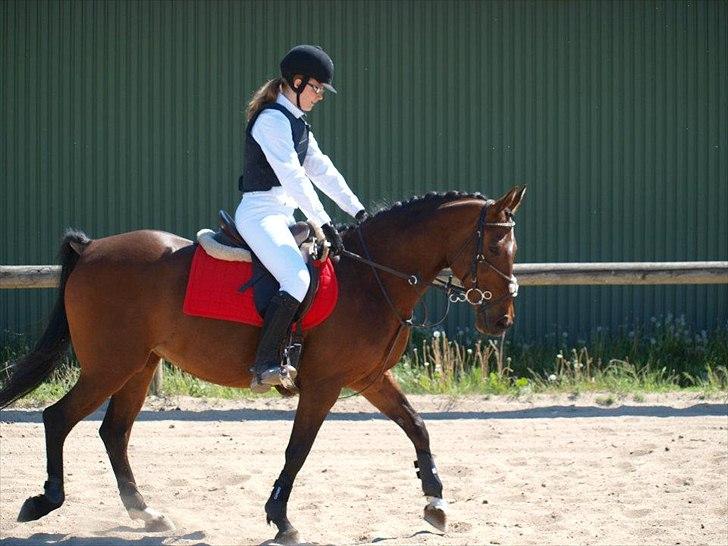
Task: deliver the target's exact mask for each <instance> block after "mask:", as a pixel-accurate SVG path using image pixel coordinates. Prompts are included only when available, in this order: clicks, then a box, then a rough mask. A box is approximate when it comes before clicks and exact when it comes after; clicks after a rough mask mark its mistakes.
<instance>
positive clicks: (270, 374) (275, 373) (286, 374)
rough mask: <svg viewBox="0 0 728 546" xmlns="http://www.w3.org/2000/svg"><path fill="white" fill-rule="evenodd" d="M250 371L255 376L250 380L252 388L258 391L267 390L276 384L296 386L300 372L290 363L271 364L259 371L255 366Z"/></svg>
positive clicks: (288, 387)
mask: <svg viewBox="0 0 728 546" xmlns="http://www.w3.org/2000/svg"><path fill="white" fill-rule="evenodd" d="M250 373H251V374H252V376H253V378H252V380H251V382H250V390H252V391H253V392H257V393H263V392H267V391H268V390H269V389H270V388H271V387H272V386H275V385H280V386H282V387H284V388H286V389H292V388H294V387H295V383H294V380H295V379H296V375H297V374H298V372H297V371H296V368H294V367H293V366H290V365H288V364H286V365H284V366H277V365H276V366H271V367H270V368H268V369H267V370H264V371H262V372H257V371H256V369H255V366H253V367H252V368H250Z"/></svg>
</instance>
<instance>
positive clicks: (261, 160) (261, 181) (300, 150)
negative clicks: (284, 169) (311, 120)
mask: <svg viewBox="0 0 728 546" xmlns="http://www.w3.org/2000/svg"><path fill="white" fill-rule="evenodd" d="M268 109H273V110H278V111H279V112H282V113H283V114H284V115H285V116H286V117H287V118H288V121H289V122H290V123H291V133H292V135H293V146H294V148H295V149H296V154H298V161H300V162H301V165H303V160H304V159H306V152H308V133H309V131H310V130H311V126H310V125H309V124H308V123H306V121H305V120H304V119H303V117H301V118H297V117H296V116H294V115H293V114H292V113H291V112H290V111H289V110H288V108H286V107H285V106H282V105H280V104H278V103H277V102H274V103H270V104H266V105H265V106H264V107H263V108H261V109H260V110H259V111H258V112H257V113H256V114H255V115H254V116H253V117H252V119H251V120H250V121H249V122H248V126H247V128H246V129H245V156H244V160H243V174H242V176H240V178H239V179H238V189H240V191H242V192H250V191H268V190H269V189H271V188H273V187H274V186H280V185H281V183H280V182H279V181H278V177H277V176H276V174H275V172H273V168H272V167H271V166H270V164H269V163H268V160H267V159H266V157H265V154H264V153H263V150H262V149H261V148H260V145H259V144H258V143H257V142H256V141H255V139H254V138H253V135H252V134H251V131H252V130H253V125H255V122H256V120H257V119H258V116H259V115H260V114H262V113H263V112H264V111H265V110H268Z"/></svg>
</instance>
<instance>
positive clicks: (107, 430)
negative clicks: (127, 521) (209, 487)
mask: <svg viewBox="0 0 728 546" xmlns="http://www.w3.org/2000/svg"><path fill="white" fill-rule="evenodd" d="M158 363H159V357H158V356H156V355H151V357H150V358H149V360H148V361H147V365H146V367H145V368H144V369H143V370H142V371H140V372H138V373H137V374H136V375H133V376H132V377H131V378H130V379H129V381H127V383H126V384H125V385H124V386H123V387H122V388H121V389H120V390H119V391H118V392H116V393H115V394H114V395H113V396H112V397H111V402H109V407H108V409H107V410H106V416H105V417H104V421H103V423H102V424H101V428H100V429H99V434H100V436H101V439H102V440H103V441H104V445H105V446H106V452H107V453H108V454H109V460H110V461H111V466H112V468H113V469H114V475H115V476H116V483H117V484H118V486H119V494H120V495H121V502H123V503H124V507H125V508H126V510H127V512H129V516H130V517H131V518H132V519H141V520H144V522H145V526H146V530H147V531H167V530H170V529H173V528H174V525H173V524H172V522H171V521H169V520H168V519H167V518H166V517H165V516H164V514H161V513H159V512H157V511H156V510H154V509H152V508H149V507H148V506H147V504H146V503H145V502H144V498H143V497H142V496H141V494H140V493H139V490H138V489H137V486H136V482H135V481H134V474H133V473H132V470H131V466H130V465H129V458H128V457H127V447H128V445H129V436H130V434H131V427H132V425H133V424H134V420H135V419H136V417H137V415H139V411H140V410H141V408H142V405H143V404H144V399H145V397H146V394H147V388H148V387H149V383H150V382H151V380H152V376H153V375H154V370H155V369H156V367H157V364H158Z"/></svg>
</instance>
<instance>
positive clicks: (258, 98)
mask: <svg viewBox="0 0 728 546" xmlns="http://www.w3.org/2000/svg"><path fill="white" fill-rule="evenodd" d="M280 68H281V77H279V78H276V79H274V80H271V81H269V82H267V83H266V84H265V85H263V86H262V87H261V88H260V89H258V90H257V91H256V92H255V93H254V94H253V96H252V98H251V100H250V103H249V104H248V112H247V117H248V125H247V128H246V130H245V158H244V166H243V174H242V176H241V177H240V180H239V182H238V186H239V188H240V191H242V192H243V197H242V199H241V201H240V204H239V205H238V208H237V210H236V211H235V225H236V226H237V228H238V231H239V232H240V234H241V235H242V236H243V238H244V239H245V241H246V242H247V243H248V245H249V246H250V248H251V249H252V251H253V252H254V253H255V254H256V256H257V257H258V258H259V259H260V261H261V262H262V263H263V265H264V266H265V267H266V268H267V269H268V271H270V272H271V274H272V275H273V276H274V277H275V278H276V280H278V283H279V284H280V292H278V294H276V295H275V296H273V298H272V299H271V301H270V304H269V305H268V308H267V310H266V312H265V316H264V317H263V330H262V333H261V337H260V341H259V343H258V350H257V353H256V356H255V363H254V365H253V367H252V368H250V371H251V374H252V376H253V379H252V382H251V385H250V388H251V389H252V390H253V391H255V392H265V391H267V390H268V389H269V388H270V386H271V385H279V384H281V382H282V379H283V378H284V376H285V375H286V374H289V375H290V377H291V379H293V378H294V377H295V373H296V371H295V370H294V369H293V368H291V367H290V366H287V369H284V368H282V367H281V365H280V347H281V345H282V343H283V341H284V337H285V335H286V334H287V333H288V331H289V329H290V326H291V322H292V320H293V317H294V315H295V313H296V310H297V309H298V306H299V305H300V304H301V302H302V301H303V299H304V297H305V296H306V292H307V291H308V287H309V284H310V282H311V279H310V277H309V273H308V270H307V269H306V265H305V263H304V261H303V257H302V256H301V253H300V252H299V250H298V248H297V245H296V243H295V241H294V239H293V236H292V235H291V232H290V230H289V226H290V225H292V224H293V223H294V218H293V212H294V210H295V209H296V208H300V209H301V210H302V211H303V213H304V214H305V215H306V217H307V218H308V220H310V221H312V222H313V223H315V224H317V225H319V226H321V229H322V231H323V233H324V235H325V236H326V239H327V240H328V241H329V243H330V245H331V253H332V254H333V255H337V254H339V253H341V251H342V250H343V248H344V246H343V243H342V241H341V236H340V235H339V233H338V232H337V230H336V228H335V227H334V226H333V224H332V223H331V218H330V217H329V215H328V214H326V211H325V210H324V208H323V206H322V204H321V201H320V200H319V198H318V195H317V194H316V191H315V190H314V188H313V185H312V184H311V182H312V181H313V183H314V184H316V186H318V187H319V188H320V189H321V190H322V191H323V192H324V193H325V194H326V195H328V196H329V197H330V198H331V199H332V200H333V201H334V202H335V203H336V204H337V205H339V207H341V209H342V210H344V211H345V212H347V213H348V214H350V215H351V216H353V217H355V218H356V219H357V220H358V221H361V220H362V219H363V218H364V217H366V211H365V209H364V206H363V205H362V204H361V202H360V201H359V199H358V198H357V197H356V195H354V193H353V192H352V191H351V190H350V189H349V186H348V185H347V183H346V181H345V180H344V177H343V176H341V174H340V173H339V171H338V170H337V169H336V167H334V165H333V163H332V162H331V160H330V159H329V158H328V156H326V155H324V154H323V153H322V152H321V150H320V149H319V146H318V143H317V142H316V139H315V138H314V136H313V133H312V132H311V127H310V126H309V124H308V123H307V122H306V118H305V113H306V112H310V111H311V110H312V109H313V107H314V106H315V105H316V103H318V102H319V101H322V100H323V99H324V93H325V92H326V90H328V91H330V92H332V93H336V90H335V89H334V87H333V86H332V85H331V82H332V80H333V76H334V63H333V62H332V60H331V58H330V57H329V56H328V55H327V54H326V52H324V50H323V49H321V48H320V47H318V46H312V45H298V46H296V47H294V48H293V49H291V50H290V51H289V52H288V53H287V54H286V56H285V57H283V60H282V61H281V65H280Z"/></svg>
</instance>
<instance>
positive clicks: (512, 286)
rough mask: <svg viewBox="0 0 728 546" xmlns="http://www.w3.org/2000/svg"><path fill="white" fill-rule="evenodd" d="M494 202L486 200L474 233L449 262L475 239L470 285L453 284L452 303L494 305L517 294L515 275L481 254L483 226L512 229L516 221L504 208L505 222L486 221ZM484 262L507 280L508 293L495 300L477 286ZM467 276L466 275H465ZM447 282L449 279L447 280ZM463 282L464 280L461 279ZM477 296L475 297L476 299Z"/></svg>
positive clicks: (449, 296) (450, 298)
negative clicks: (479, 268)
mask: <svg viewBox="0 0 728 546" xmlns="http://www.w3.org/2000/svg"><path fill="white" fill-rule="evenodd" d="M493 203H494V202H493V201H487V202H486V204H485V206H484V207H483V208H482V210H481V211H480V216H479V217H478V226H477V228H476V230H475V233H474V234H473V235H472V236H471V237H470V238H469V239H467V240H466V241H465V243H464V244H463V245H462V246H461V247H460V250H458V251H457V252H456V253H455V257H454V258H453V259H452V260H450V263H451V264H452V263H455V261H456V260H457V259H458V258H459V257H460V255H461V254H462V253H463V251H464V250H465V248H466V247H467V246H468V244H469V243H470V241H471V240H472V239H475V252H474V254H473V259H472V261H471V262H470V271H469V273H468V275H469V276H470V278H471V280H472V283H473V285H472V287H470V288H467V289H466V288H460V287H456V286H453V288H454V290H453V292H455V291H456V290H455V289H459V291H458V293H457V294H453V293H450V294H448V300H450V301H451V302H453V303H465V302H467V303H469V304H470V305H473V306H478V305H484V304H485V302H488V305H489V306H491V305H495V304H496V303H500V302H501V301H503V300H504V299H505V298H508V297H510V298H515V297H516V296H518V279H516V276H515V275H506V274H505V273H503V272H502V271H501V270H500V269H498V268H497V267H496V266H494V265H493V264H492V263H490V262H489V261H488V258H486V257H485V254H483V252H482V251H483V240H484V239H485V228H487V227H505V228H509V229H512V228H513V227H515V225H516V223H515V222H514V221H513V214H512V213H511V212H510V210H508V209H506V216H507V218H508V221H507V222H486V220H485V219H486V216H487V214H488V207H490V206H491V205H492V204H493ZM482 263H484V264H485V265H487V266H488V267H490V268H491V269H492V270H493V271H495V272H496V273H497V274H498V275H499V276H500V277H501V278H503V279H505V280H506V281H507V282H508V293H507V294H504V295H503V296H501V297H500V298H498V299H497V300H495V301H491V300H492V299H493V292H491V291H490V290H482V289H480V288H479V287H478V267H479V266H480V264H482ZM466 278H467V277H466ZM448 282H449V281H448ZM463 282H464V281H463ZM431 284H432V283H431ZM472 294H475V296H472ZM476 298H477V299H476Z"/></svg>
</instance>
